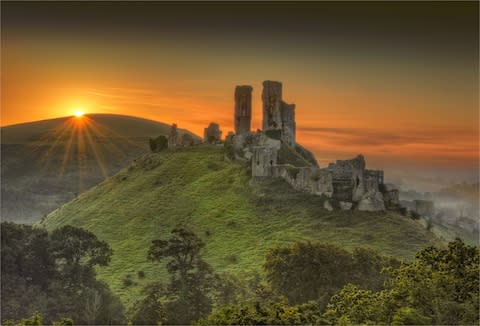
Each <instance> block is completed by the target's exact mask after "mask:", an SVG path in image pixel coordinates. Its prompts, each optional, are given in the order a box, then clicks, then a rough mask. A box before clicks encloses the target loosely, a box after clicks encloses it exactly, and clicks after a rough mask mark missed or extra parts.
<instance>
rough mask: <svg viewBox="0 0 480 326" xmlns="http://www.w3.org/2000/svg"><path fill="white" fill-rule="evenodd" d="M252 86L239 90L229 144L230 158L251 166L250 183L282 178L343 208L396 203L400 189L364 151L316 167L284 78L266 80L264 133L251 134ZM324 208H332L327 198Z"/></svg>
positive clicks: (372, 207)
mask: <svg viewBox="0 0 480 326" xmlns="http://www.w3.org/2000/svg"><path fill="white" fill-rule="evenodd" d="M252 90H253V88H252V87H251V86H246V85H243V86H237V87H236V88H235V108H234V119H235V134H230V135H229V136H228V137H227V139H226V142H225V147H226V149H227V150H226V156H227V157H229V158H230V159H233V160H238V161H244V162H249V164H251V170H252V181H254V182H256V181H260V180H262V179H264V178H282V179H284V180H285V181H286V182H287V183H289V184H290V185H291V186H292V187H293V188H294V189H296V190H299V191H304V192H308V193H312V194H315V195H319V196H324V197H326V198H328V199H329V200H332V201H335V202H337V203H338V207H339V208H341V209H353V208H355V209H358V210H363V211H381V210H385V209H386V207H391V206H392V205H398V191H396V190H395V189H390V188H388V189H387V187H385V185H384V175H383V171H379V170H369V169H366V163H365V158H364V157H363V156H362V155H358V156H357V157H356V158H354V159H351V160H338V161H336V163H330V164H329V165H328V166H327V167H325V168H320V167H319V166H318V163H317V161H316V159H315V157H314V156H313V154H312V153H310V152H309V151H308V150H307V149H305V148H303V147H302V146H301V145H300V144H297V143H296V137H295V133H296V123H295V104H287V103H286V102H284V101H283V99H282V83H280V82H277V81H270V80H267V81H264V82H263V91H262V105H263V131H257V132H255V133H254V132H251V131H250V129H251V118H252ZM328 199H327V200H328ZM325 207H326V208H327V209H332V205H331V204H330V203H329V202H328V201H327V202H325Z"/></svg>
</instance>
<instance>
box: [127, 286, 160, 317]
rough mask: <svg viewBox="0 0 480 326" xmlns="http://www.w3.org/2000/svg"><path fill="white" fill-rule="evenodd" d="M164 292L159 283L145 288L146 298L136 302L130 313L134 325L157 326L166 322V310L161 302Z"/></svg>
mask: <svg viewBox="0 0 480 326" xmlns="http://www.w3.org/2000/svg"><path fill="white" fill-rule="evenodd" d="M163 291H164V290H163V286H162V285H161V284H159V283H153V284H150V285H148V286H146V287H145V289H144V290H143V292H144V293H145V297H144V298H143V299H141V300H138V301H137V302H135V303H134V305H133V306H132V308H131V309H130V311H129V315H130V316H132V318H131V322H132V324H134V325H157V324H161V323H163V322H165V309H164V306H163V304H162V301H161V299H162V297H161V294H162V292H163Z"/></svg>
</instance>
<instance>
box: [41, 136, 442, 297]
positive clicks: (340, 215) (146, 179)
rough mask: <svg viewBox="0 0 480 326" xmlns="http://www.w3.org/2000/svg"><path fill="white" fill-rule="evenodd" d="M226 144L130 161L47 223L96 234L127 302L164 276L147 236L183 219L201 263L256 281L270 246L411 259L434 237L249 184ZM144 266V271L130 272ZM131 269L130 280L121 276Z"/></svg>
mask: <svg viewBox="0 0 480 326" xmlns="http://www.w3.org/2000/svg"><path fill="white" fill-rule="evenodd" d="M224 155H225V152H224V148H223V147H222V146H215V145H199V146H194V147H191V148H188V149H187V148H183V149H182V148H180V149H176V150H167V151H164V152H160V153H155V154H146V155H144V156H142V157H140V158H138V159H137V160H135V161H134V162H133V163H132V165H130V166H129V167H128V168H126V169H123V170H122V171H120V172H119V173H117V174H116V175H115V176H113V177H110V178H108V179H106V180H105V181H103V182H102V183H100V184H98V185H97V186H95V187H93V188H92V189H90V190H88V191H87V192H85V193H83V194H81V195H79V196H78V197H77V198H75V199H74V200H73V201H71V202H69V203H68V204H66V205H64V206H62V207H61V208H59V209H57V210H55V211H54V212H52V213H51V214H49V215H48V216H47V217H46V218H45V219H43V221H42V222H41V225H42V226H44V227H46V228H47V229H49V230H52V229H54V228H57V227H59V226H62V225H67V224H70V225H74V226H78V227H82V228H85V229H87V230H89V231H92V232H94V233H95V234H96V235H97V236H98V237H99V238H100V239H102V240H105V241H107V242H108V243H109V244H110V246H111V247H112V248H113V250H114V255H113V258H112V261H111V263H110V265H109V266H108V267H105V268H101V269H99V270H98V274H99V278H100V279H102V280H105V281H106V282H108V283H109V285H110V286H111V288H112V289H113V291H114V292H115V293H117V294H119V295H120V296H121V298H122V300H123V301H124V303H125V304H126V305H127V306H129V305H130V304H131V303H132V302H133V301H134V300H135V299H136V298H137V297H138V295H139V293H140V290H141V288H142V286H143V285H145V284H147V283H148V282H150V281H154V280H165V279H166V277H167V274H166V270H165V268H164V266H160V265H158V264H154V263H151V262H148V261H147V260H146V254H147V250H148V248H149V246H150V243H151V241H152V240H153V239H158V238H167V237H168V236H169V233H170V231H171V229H172V228H173V227H174V226H176V225H178V224H186V225H188V226H189V227H190V228H191V229H193V230H194V232H196V234H198V235H199V236H200V237H201V238H202V239H203V240H204V242H205V243H206V260H207V261H208V262H209V263H210V264H211V265H212V266H213V267H214V268H215V270H216V271H217V272H226V273H231V274H235V275H237V276H239V277H241V278H245V279H254V278H255V275H257V274H258V273H261V269H262V268H261V266H262V264H263V261H264V255H265V253H266V251H267V250H268V249H269V248H271V247H274V246H276V245H278V244H282V243H289V242H295V241H318V242H328V243H333V244H336V245H338V246H340V247H343V248H346V249H350V250H351V249H354V248H357V247H360V246H363V247H370V248H374V249H377V250H379V251H380V252H381V253H383V254H387V255H392V256H395V257H400V258H407V259H408V258H411V257H412V255H413V254H414V253H415V252H416V251H417V250H418V249H419V248H422V247H425V246H427V245H430V244H432V243H438V240H437V238H436V237H435V236H434V235H433V234H432V233H430V232H428V231H426V229H425V227H424V226H422V225H421V224H420V223H418V222H416V221H413V220H411V219H410V218H408V217H405V216H402V215H400V214H398V213H396V212H393V211H386V212H382V211H379V212H366V211H357V210H347V211H343V210H334V211H328V210H326V209H324V208H323V204H324V203H323V202H324V200H325V199H324V197H322V196H316V195H313V194H308V193H304V192H299V191H297V190H294V189H293V188H292V187H291V186H290V185H289V184H288V183H287V182H286V181H284V180H283V179H280V178H277V179H275V178H272V179H265V180H264V181H262V182H258V183H255V184H252V183H251V182H250V181H251V172H250V171H249V170H248V167H246V166H245V165H244V164H242V163H240V162H228V161H225V159H224ZM139 271H143V272H144V273H145V278H137V273H138V272H139ZM128 275H130V278H131V279H132V280H133V281H134V284H133V285H130V286H125V285H124V283H123V281H124V279H126V278H127V277H128Z"/></svg>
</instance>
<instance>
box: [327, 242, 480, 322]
mask: <svg viewBox="0 0 480 326" xmlns="http://www.w3.org/2000/svg"><path fill="white" fill-rule="evenodd" d="M479 257H480V254H479V250H478V249H477V248H475V247H471V246H467V245H465V244H464V243H463V242H462V241H461V240H460V239H456V240H454V241H452V242H450V243H449V244H448V248H443V249H442V248H436V247H428V248H425V249H423V250H421V251H419V252H418V253H417V255H416V256H415V259H414V260H413V261H412V262H409V263H404V264H402V265H401V266H400V268H398V269H391V270H390V271H389V273H390V274H391V275H392V278H391V279H390V281H389V282H388V284H387V286H388V287H387V288H386V289H385V290H382V291H379V292H371V291H366V290H361V289H359V288H358V287H354V286H352V285H348V286H346V287H344V288H343V289H342V290H341V291H339V292H338V293H337V294H336V295H334V296H333V297H332V299H331V301H330V303H329V305H328V307H327V311H326V313H325V316H326V317H328V318H329V319H330V320H331V322H332V323H340V321H341V320H342V318H343V319H344V318H348V320H349V321H350V322H352V323H357V324H362V323H369V322H375V323H380V324H383V323H388V324H389V323H394V324H435V325H458V324H477V323H478V320H479V295H480V293H479V285H480V284H479V272H480V267H479Z"/></svg>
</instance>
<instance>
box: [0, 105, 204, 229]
mask: <svg viewBox="0 0 480 326" xmlns="http://www.w3.org/2000/svg"><path fill="white" fill-rule="evenodd" d="M169 131H170V126H169V125H167V124H165V123H161V122H157V121H152V120H146V119H142V118H136V117H130V116H123V115H115V114H88V115H85V116H84V117H82V118H81V119H77V118H74V117H64V118H58V119H51V120H43V121H35V122H29V123H22V124H17V125H11V126H6V127H2V128H0V134H1V163H2V164H1V180H2V184H1V194H2V205H1V216H2V220H7V221H15V222H20V223H32V224H33V223H36V222H38V221H39V220H40V218H41V217H42V216H44V215H45V214H47V213H50V212H51V211H52V210H54V209H55V208H57V207H58V206H60V205H62V204H65V203H67V202H69V201H70V200H72V199H73V198H74V197H75V196H76V195H77V194H79V193H82V192H83V191H85V190H88V189H89V188H90V187H92V186H94V185H96V184H98V183H99V182H101V181H103V180H104V179H105V177H107V176H112V175H114V174H115V173H117V172H118V171H120V170H121V169H123V168H125V167H127V166H128V165H129V164H130V163H131V162H132V161H133V159H135V158H136V157H138V156H139V155H142V154H144V153H147V152H149V148H148V138H149V137H158V136H159V135H168V133H169ZM179 132H180V134H183V133H185V132H188V131H186V130H183V129H179ZM195 137H196V136H195Z"/></svg>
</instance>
